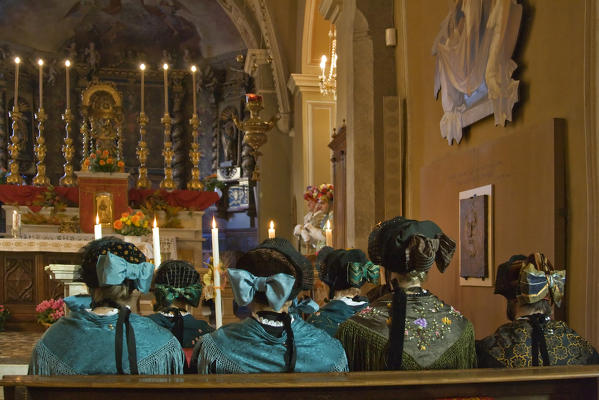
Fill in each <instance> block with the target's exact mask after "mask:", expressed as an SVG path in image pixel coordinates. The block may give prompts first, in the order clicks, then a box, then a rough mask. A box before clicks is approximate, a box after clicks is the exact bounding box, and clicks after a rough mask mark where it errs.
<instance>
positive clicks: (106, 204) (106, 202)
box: [95, 192, 113, 227]
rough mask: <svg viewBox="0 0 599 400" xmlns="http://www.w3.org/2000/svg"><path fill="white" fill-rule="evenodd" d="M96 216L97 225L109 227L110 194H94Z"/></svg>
mask: <svg viewBox="0 0 599 400" xmlns="http://www.w3.org/2000/svg"><path fill="white" fill-rule="evenodd" d="M95 200H96V215H97V216H98V219H99V223H100V224H102V225H103V226H106V227H109V226H110V225H111V224H112V221H113V217H112V215H113V207H112V193H108V192H100V193H96V199H95Z"/></svg>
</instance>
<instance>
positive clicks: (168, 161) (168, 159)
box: [160, 63, 175, 190]
mask: <svg viewBox="0 0 599 400" xmlns="http://www.w3.org/2000/svg"><path fill="white" fill-rule="evenodd" d="M162 69H163V70H164V116H163V117H162V118H161V119H160V122H161V123H162V125H164V149H163V150H162V156H163V157H164V179H163V180H162V182H160V188H161V189H166V190H173V189H175V181H174V180H173V158H174V157H175V152H174V151H173V142H171V116H170V115H169V113H168V73H167V71H168V64H166V63H165V64H163V65H162Z"/></svg>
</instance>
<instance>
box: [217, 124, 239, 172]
mask: <svg viewBox="0 0 599 400" xmlns="http://www.w3.org/2000/svg"><path fill="white" fill-rule="evenodd" d="M237 137H238V132H237V129H236V128H235V124H234V123H233V120H231V119H229V120H227V121H226V122H225V123H224V124H223V126H222V129H221V135H220V140H221V145H222V148H223V157H224V161H225V162H227V161H229V162H231V164H232V165H235V164H237Z"/></svg>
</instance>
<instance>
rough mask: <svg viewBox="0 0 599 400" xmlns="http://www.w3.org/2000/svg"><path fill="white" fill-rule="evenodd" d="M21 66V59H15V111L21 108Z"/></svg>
mask: <svg viewBox="0 0 599 400" xmlns="http://www.w3.org/2000/svg"><path fill="white" fill-rule="evenodd" d="M19 64H21V59H20V58H19V57H15V109H17V108H19Z"/></svg>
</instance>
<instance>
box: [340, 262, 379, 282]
mask: <svg viewBox="0 0 599 400" xmlns="http://www.w3.org/2000/svg"><path fill="white" fill-rule="evenodd" d="M379 270H380V267H379V266H378V265H376V264H374V263H373V262H372V261H367V262H366V263H360V262H350V263H347V281H348V282H349V284H350V285H351V286H352V287H357V288H359V287H362V285H364V284H365V283H366V282H370V283H373V284H375V285H376V284H378V282H379V279H380V273H379Z"/></svg>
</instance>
